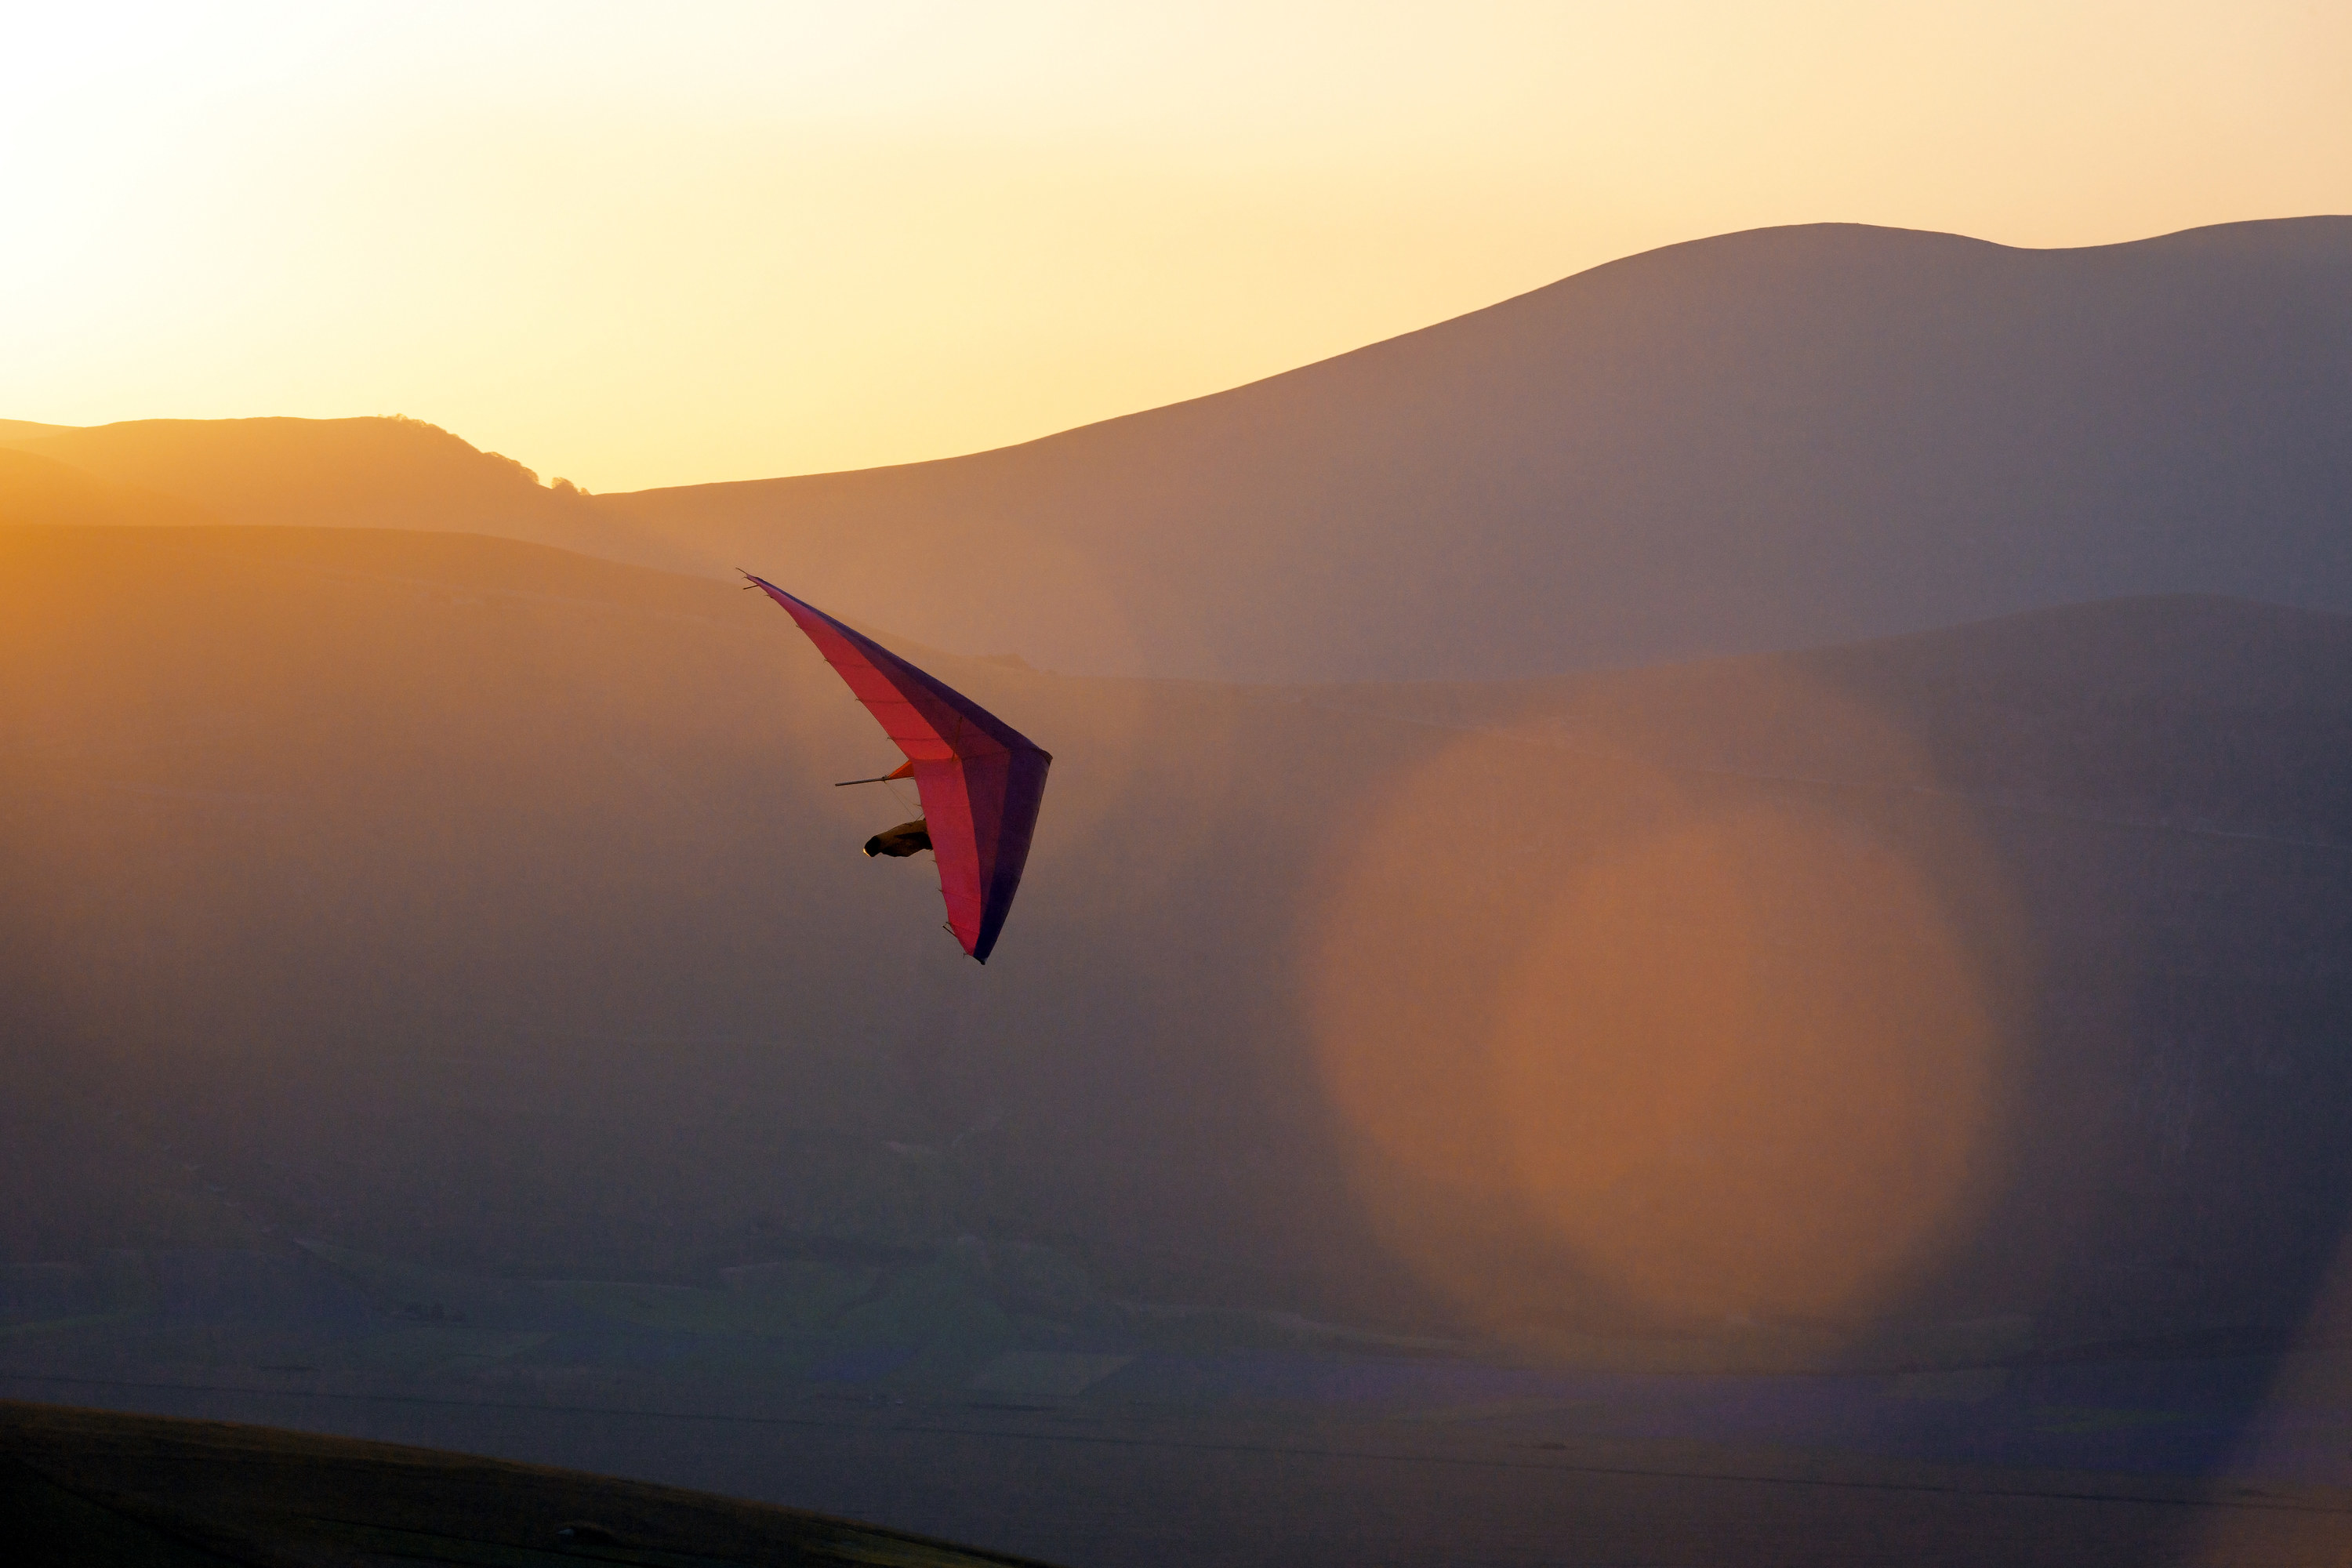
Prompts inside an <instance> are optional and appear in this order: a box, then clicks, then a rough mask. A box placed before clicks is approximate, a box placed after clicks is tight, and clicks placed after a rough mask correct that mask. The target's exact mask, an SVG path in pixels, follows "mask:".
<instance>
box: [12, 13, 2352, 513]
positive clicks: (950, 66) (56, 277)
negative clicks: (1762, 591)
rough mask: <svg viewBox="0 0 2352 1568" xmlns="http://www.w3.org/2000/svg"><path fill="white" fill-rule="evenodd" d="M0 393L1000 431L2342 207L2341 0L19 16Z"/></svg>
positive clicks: (684, 440)
mask: <svg viewBox="0 0 2352 1568" xmlns="http://www.w3.org/2000/svg"><path fill="white" fill-rule="evenodd" d="M0 176H5V188H6V189H7V191H8V193H9V200H10V205H9V207H8V213H9V221H8V223H7V225H6V227H5V231H0V232H5V237H6V243H5V245H0V300H5V309H0V417H16V418H26V419H40V420H52V421H58V422H61V423H68V424H95V423H100V422H104V421H108V420H114V419H125V418H139V417H148V416H205V417H216V416H235V415H251V414H301V415H313V416H329V415H345V414H377V413H393V412H401V413H406V414H409V415H412V416H416V417H419V418H425V419H430V420H432V421H434V422H436V423H437V424H441V425H445V426H448V427H450V428H451V429H453V430H455V431H457V433H458V434H460V435H462V436H465V437H467V438H468V439H470V440H472V441H474V442H475V443H476V444H477V445H479V446H483V447H492V448H496V449H498V450H501V451H504V452H506V453H508V454H509V455H510V456H513V457H516V458H520V459H521V460H522V461H524V462H525V463H528V464H530V466H532V467H533V468H538V469H539V470H540V471H541V474H542V475H554V474H562V475H566V476H569V477H570V478H572V479H576V480H578V481H579V482H581V483H583V484H586V485H588V486H590V487H592V488H593V489H631V488H636V487H640V486H646V485H655V484H672V483H687V482H693V481H696V480H701V479H747V478H755V477H760V476H764V475H771V474H781V473H791V472H802V471H809V470H816V469H824V468H854V467H863V466H866V465H869V464H875V463H886V462H896V461H903V460H908V459H912V458H926V457H937V456H943V455H946V454H949V453H953V452H959V451H968V450H972V449H975V448H979V447H990V446H996V445H1001V444H1003V443H1005V442H1009V441H1016V440H1021V439H1024V438H1027V437H1033V436H1039V435H1044V434H1046V433H1048V432H1050V431H1053V430H1056V429H1060V428H1064V427H1066V426H1071V425H1075V424H1079V423H1083V422H1085V421H1087V420H1091V419H1097V418H1101V417H1104V416H1109V415H1114V414H1119V413H1124V412H1128V411H1129V410H1133V409H1137V408H1143V407H1149V406H1151V405H1156V404H1160V403H1166V402H1171V401H1173V400H1175V399H1178V398H1181V397H1185V396H1189V395H1195V394H1199V393H1203V392H1210V391H1214V390H1216V389H1218V388H1220V387H1224V386H1229V385H1232V384H1235V383H1238V382H1242V381H1246V380H1249V379H1252V378H1254V377H1256V376H1260V375H1264V374H1268V373H1271V372H1274V371H1277V370H1282V369H1286V368H1288V367H1289V366H1292V365H1295V364H1299V363H1306V362H1307V361H1310V360H1314V359H1318V358H1321V357H1323V356H1325V355H1328V354H1330V353H1337V352H1339V351H1342V350H1345V349H1349V348H1352V347H1355V346H1357V345H1359V344H1361V343H1364V342H1370V341H1373V340H1376V339H1379V338H1381V337H1386V336H1389V335H1391V334H1393V333H1396V332H1398V331H1406V330H1409V329H1411V328H1413V327H1417V326H1422V325H1425V324H1427V323H1429V322H1431V321H1438V320H1442V319H1444V318H1445V317H1447V316H1451V315H1455V314H1459V313H1460V312H1462V311H1464V310H1472V309H1475V308H1476V307H1478V306H1480V305H1485V304H1488V303H1491V302H1492V301H1494V300H1498V299H1502V298H1505V297H1507V296H1508V295H1511V294H1514V293H1517V292H1520V291H1522V290H1525V289H1531V288H1534V287H1537V286H1539V285H1541V284H1544V283H1547V282H1549V281H1551V280H1553V279H1557V278H1559V277H1562V276H1565V275H1566V274H1568V273H1570V272H1574V271H1577V270H1579V269H1580V268H1585V267H1589V266H1591V265H1593V264H1594V263H1596V262H1600V261H1604V260H1607V259H1609V258H1612V257H1617V256H1622V255H1625V254H1627V253H1629V252H1633V251H1636V250H1642V249H1646V248H1648V247H1653V246H1656V245H1662V244H1667V243H1671V242H1673V241H1675V240H1680V239H1689V238H1696V237H1701V236H1705V235H1709V234H1716V233H1720V232H1723V231H1726V230H1731V229H1738V228H1748V227H1754V226H1759V225H1765V224H1779V223H1794V222H1807V221H1812V220H1817V219H1850V220H1857V221H1863V222H1870V223H1882V224H1894V225H1901V226H1911V227H1922V228H1937V229H1950V230H1957V231H1959V232H1962V233H1967V234H1972V235H1978V236H1980V237H1985V238H1989V239H1996V240H2000V241H2004V242H2006V243H2010V244H2015V245H2032V246H2058V245H2083V244H2097V243H2102V242H2105V241H2111V240H2119V239H2132V238H2138V237H2145V236H2147V235H2151V234H2158V233H2164V232H2167V231H2169V230H2173V229H2178V228H2184V227H2189V226H2194V225H2198V224H2207V223H2218V222H2224V221H2228V220H2231V219H2238V218H2252V217H2275V216H2290V215H2297V214H2306V213H2314V212H2345V211H2352V5H2347V4H2345V3H2344V0H2229V3H2227V4H2222V3H2218V0H2134V3H2132V4H2123V3H2121V0H2112V3H2111V0H2095V3H2089V0H2084V3H2074V4H2068V3H2065V0H2035V3H2025V0H1973V3H1970V4H1965V5H1961V4H1933V3H1919V0H1910V3H1904V4H1864V3H1856V0H1848V3H1838V0H1812V3H1809V4H1790V5H1740V4H1734V3H1729V0H1644V3H1643V4H1638V5H1634V4H1622V5H1621V4H1607V5H1602V4H1557V5H1530V4H1515V3H1507V0H1485V3H1481V0H1449V3H1447V4H1444V5H1438V4H1423V3H1410V4H1407V3H1384V0H1357V3H1354V4H1328V3H1321V0H1249V3H1247V4H1240V3H1227V0H1191V3H1188V4H1184V5H1157V4H1139V3H1136V0H1125V3H1121V4H1115V5H1077V4H1069V3H1061V0H1024V3H1020V4H1008V5H986V4H973V3H971V0H966V3H964V4H956V5H950V4H942V3H935V0H864V3H862V4H858V5H842V4H838V3H835V4H829V5H805V4H798V3H783V0H766V3H763V4H722V3H716V0H700V3H698V0H667V3H666V4H663V5H609V4H594V3H591V0H566V3H563V4H552V3H546V4H518V3H508V4H499V3H495V0H492V3H484V0H468V3H467V4H462V5H460V4H454V3H441V0H404V4H401V5H356V4H344V5H336V4H331V3H329V4H321V3H320V0H303V3H301V4H274V3H270V4H265V3H247V4H229V5H204V4H186V3H181V4H174V5H161V4H154V5H107V4H102V3H89V0H85V3H84V4H81V5H70V6H68V5H53V6H43V7H24V8H21V9H20V10H18V11H17V12H16V13H15V14H13V15H12V17H11V20H10V24H9V40H8V47H7V48H6V49H5V51H0Z"/></svg>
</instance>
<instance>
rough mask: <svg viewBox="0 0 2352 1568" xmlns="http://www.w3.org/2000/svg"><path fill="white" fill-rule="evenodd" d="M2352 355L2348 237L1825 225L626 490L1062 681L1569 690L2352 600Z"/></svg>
mask: <svg viewBox="0 0 2352 1568" xmlns="http://www.w3.org/2000/svg"><path fill="white" fill-rule="evenodd" d="M2347 366H2352V219H2347V218H2341V217H2325V218H2305V219H2295V220H2290V221H2282V222H2275V223H2251V224H2236V225H2229V226H2221V227H2216V228H2208V229H2197V230H2191V231H2189V232H2187V233H2183V234H2177V235H2171V236H2168V237H2163V238H2160V239H2150V240H2145V241H2141V242H2139V243H2137V244H2131V245H2115V246H2102V247H2091V248H2087V249H2079V250H2042V251H2036V250H2018V249H2011V248H2009V247H2002V246H1997V245H1989V244H1985V243H1983V242H1981V241H1978V240H1972V239H1964V238H1960V237H1957V236H1952V235H1939V234H1925V233H1915V232H1909V231H1904V230H1894V229H1877V228H1868V227H1863V226H1853V225H1817V226H1806V227H1796V228H1775V229H1759V230H1756V231H1753V232H1750V233H1745V234H1733V235H1726V236H1722V237H1717V238H1713V239H1706V240H1699V241H1696V242H1693V243H1690V244H1686V245H1677V246H1672V247H1667V248H1665V249H1663V250H1656V251H1651V252H1649V253H1647V254H1645V255H1641V256H1635V257H1631V258H1626V259H1624V260H1622V261H1617V262H1612V263H1611V264H1609V265H1607V266H1604V267H1599V268H1593V269H1592V270H1591V271H1589V272H1584V273H1580V274H1578V275H1577V276H1575V277H1573V278H1570V279H1566V280H1565V281H1562V282H1559V283H1556V284H1553V285H1551V286H1550V287H1549V288H1546V289H1538V290H1536V291H1535V292H1533V293H1531V294H1527V295H1523V296H1521V297H1519V298H1517V299H1515V300H1507V301H1506V302H1504V303H1502V304H1499V305H1496V306H1494V307H1492V308H1491V309H1488V310H1480V311H1476V312H1475V313H1473V314H1471V315H1467V316H1464V317H1461V318H1459V319H1457V320H1454V321H1446V322H1444V323H1442V324H1440V325H1437V326H1433V327H1430V328H1428V329H1426V330H1424V331H1418V332H1413V333H1410V334H1408V335H1406V336H1404V337H1401V338H1396V339H1393V340H1391V341H1389V342H1382V343H1376V344H1374V345H1372V346H1370V347H1369V348H1364V349H1360V350H1358V351H1357V352H1355V353H1349V354H1343V355H1341V356H1339V358H1337V359H1333V360H1328V361H1326V362H1324V363H1319V364H1314V365H1308V366H1307V367H1305V368H1303V369H1300V370H1296V371H1292V372H1290V373H1288V374H1283V375H1277V376H1274V377H1271V378H1269V379H1267V380H1265V381H1262V382H1258V383H1255V384H1251V385H1248V386H1244V387H1240V388H1236V389H1235V390H1234V391H1231V392H1225V393H1221V394H1218V395H1214V396H1212V397H1204V398H1201V399H1197V400H1195V401H1193V402H1190V403H1184V404H1180V405H1174V406H1172V407H1167V408H1160V409H1155V410H1152V411H1150V412H1149V413H1144V414H1138V415H1135V416H1130V417H1128V418H1123V419H1114V420H1110V421H1108V422H1105V423H1103V424H1099V425H1093V426H1087V427H1085V428H1083V429H1079V430H1073V431H1068V432H1066V433H1064V434H1062V435H1058V436H1054V437H1048V438H1046V439H1045V440H1041V441H1034V442H1031V443H1029V444H1027V445H1025V446H1021V447H1010V448H1006V449H1004V450H1001V451H993V452H984V453H981V454H978V455H976V456H972V457H965V458H952V459H949V460H947V461H942V462H933V463H919V464H912V465H908V466H906V467H902V468H881V469H874V470H869V471H865V472H858V473H845V474H828V475H818V476H810V477H806V478H800V479H772V480H763V481H760V482H757V483H748V484H733V485H705V486H699V487H695V488H690V489H670V490H655V491H646V492H643V493H640V494H635V495H627V496H607V497H600V498H598V500H597V502H596V504H597V506H598V507H599V508H601V509H605V510H612V511H614V512H616V513H619V514H621V515H625V516H626V517H629V518H631V519H633V520H635V521H637V522H639V523H640V524H641V525H642V526H643V527H644V529H645V530H646V532H647V533H648V534H649V535H650V536H653V537H655V538H658V539H660V540H661V541H663V542H667V543H670V544H673V545H675V546H676V547H677V548H678V549H679V550H681V551H689V550H691V551H699V552H701V554H702V558H703V559H704V560H705V561H707V562H709V563H713V564H725V563H731V562H732V561H733V560H734V559H735V558H736V557H738V556H740V555H742V554H744V553H746V552H755V553H757V554H759V555H760V556H761V558H762V559H770V560H782V561H789V562H791V563H793V572H794V574H795V577H796V580H797V581H800V582H801V583H803V584H804V585H805V587H806V589H807V591H808V592H809V593H810V594H812V595H815V596H816V597H817V598H818V599H819V600H822V601H824V602H828V603H833V604H836V605H841V606H842V607H843V608H844V609H845V610H846V611H847V612H848V613H851V614H854V615H859V616H866V617H868V618H872V619H887V621H888V622H889V623H890V624H891V625H893V626H898V627H899V628H900V629H901V630H903V631H905V632H906V633H908V635H910V636H915V637H922V638H924V639H925V640H927V641H931V642H935V643H939V644H941V645H943V646H947V647H960V648H963V649H966V650H969V651H973V652H992V651H996V650H997V648H998V647H999V646H1000V645H1003V644H1006V643H1008V642H1009V643H1012V644H1013V645H1015V646H1016V647H1017V650H1018V651H1019V652H1021V653H1022V654H1024V656H1025V657H1027V658H1029V659H1030V660H1031V662H1033V663H1035V664H1039V665H1042V666H1045V667H1047V668H1067V669H1085V670H1119V671H1132V672H1140V673H1150V674H1155V675H1195V676H1213V677H1223V678H1243V679H1365V678H1419V679H1426V678H1433V677H1443V678H1465V679H1474V678H1495V677H1510V676H1522V675H1535V674H1549V673H1554V672H1558V671H1562V670H1566V669H1571V668H1583V667H1591V666H1596V665H1600V666H1606V665H1624V664H1636V663H1643V662H1648V661H1653V660H1657V659H1664V658H1692V657H1694V656H1699V655H1706V654H1718V653H1738V652H1744V651H1749V650H1757V649H1769V648H1786V647H1807V646H1814V645H1818V644H1821V643H1823V642H1829V641H1836V640H1843V639H1847V638H1853V637H1870V636H1877V635H1882V634H1885V633H1890V632H1902V631H1910V630H1916V629H1921V628H1925V627H1927V626H1937V625H1941V624H1946V623H1948V622H1952V621H1958V620H1967V619H1972V618H1978V617H1982V616H1993V615H1999V614H2003V613H2006V612H2010V611H2013V610H2020V609H2026V608H2031V607H2034V606H2036V605H2058V604H2067V603H2073V602H2076V601H2080V600H2085V599H2098V598H2109V597H2115V596H2117V595H2139V594H2162V593H2182V592H2201V593H2221V594H2232V595H2242V596H2245V597H2249V598H2259V599H2266V600H2273V601H2281V602H2286V603H2294V604H2301V605H2309V606H2312V607H2315V608H2326V609H2334V610H2338V611H2345V610H2352V558H2347V555H2346V554H2345V552H2344V551H2343V549H2342V547H2341V535H2342V529H2343V519H2344V518H2345V516H2346V515H2347V508H2352V443H2347V437H2346V434H2345V433H2346V431H2347V430H2352V370H2347ZM910 562H919V563H922V566H923V570H921V571H909V570H908V569H907V566H908V563H910ZM1007 626H1018V627H1020V628H1021V631H1020V633H1019V634H1018V636H1017V637H1008V635H1007V633H1006V632H1005V630H1004V629H1003V628H1005V627H1007Z"/></svg>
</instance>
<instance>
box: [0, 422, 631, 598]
mask: <svg viewBox="0 0 2352 1568" xmlns="http://www.w3.org/2000/svg"><path fill="white" fill-rule="evenodd" d="M0 448H13V450H12V451H6V452H0V458H5V459H6V460H7V461H8V462H9V463H10V464H11V465H12V466H11V467H7V468H0V485H5V487H6V488H5V489H0V519H5V520H6V521H23V522H67V521H110V522H111V521H123V519H121V518H120V517H117V516H115V515H113V510H120V509H119V508H116V509H111V510H101V512H100V515H97V516H92V517H74V516H69V515H66V514H65V513H64V511H63V510H61V505H60V503H52V504H51V505H50V506H49V507H48V510H39V509H38V508H37V506H34V505H33V504H32V503H31V502H29V501H20V500H18V496H19V494H20V493H21V487H22V486H23V485H24V484H25V483H26V482H27V481H20V480H17V479H14V478H13V477H12V476H13V475H14V474H16V473H19V472H23V471H25V470H24V462H25V459H23V458H17V457H16V453H25V454H28V455H29V456H31V457H34V458H45V459H47V460H48V461H49V462H52V463H57V464H62V465H66V466H68V467H69V468H72V469H76V470H79V472H80V473H81V474H83V475H87V476H89V477H91V478H94V479H98V480H100V481H101V482H102V484H101V489H103V488H104V487H108V486H111V487H123V486H129V487H133V488H135V489H140V490H142V491H145V492H148V493H151V494H153V495H156V496H168V497H170V498H172V499H173V500H177V501H180V502H184V503H192V504H188V505H185V506H184V507H183V508H180V509H178V510H179V515H176V516H175V515H171V510H170V509H166V510H164V511H163V512H162V513H159V514H157V515H151V516H149V517H147V518H146V519H144V520H143V521H150V522H162V521H172V522H183V521H226V522H242V523H261V524H268V525H291V526H297V527H326V528H419V529H430V530H436V531H478V532H484V533H493V534H499V535H503V536H505V537H508V538H516V539H532V540H538V541H540V542H546V543H555V544H562V545H566V546H569V547H571V548H573V549H579V550H586V551H590V552H600V553H606V554H611V553H614V552H619V553H632V552H634V553H635V554H638V555H644V554H645V553H646V552H645V550H644V549H643V547H642V546H641V545H639V544H638V543H637V542H635V540H634V539H631V538H628V537H625V535H627V534H628V532H629V531H627V530H625V529H623V530H615V529H614V528H613V527H612V526H611V525H610V524H608V523H606V522H604V521H603V520H601V519H599V518H597V517H596V516H594V515H593V513H591V512H590V511H589V510H587V508H586V506H585V503H584V500H583V497H582V496H581V494H580V493H579V492H577V491H575V490H572V489H568V488H562V487H542V486H541V484H540V482H539V477H538V476H537V475H536V474H534V473H532V472H531V470H530V469H529V468H524V467H523V466H522V465H521V464H520V463H518V462H516V461H514V460H513V459H512V458H505V457H501V456H499V454H498V453H496V452H483V451H478V450H477V449H475V448H474V447H471V446H469V445H467V443H466V442H464V441H462V440H459V439H458V438H457V437H455V436H452V435H450V434H449V433H448V432H447V431H446V430H443V429H441V428H440V427H439V426H434V425H427V424H425V422H423V421H422V420H416V419H403V418H391V419H134V420H128V421H125V422H123V423H121V424H117V425H95V426H87V427H79V428H72V427H67V426H39V425H18V426H0ZM99 493H100V492H96V491H94V492H93V495H94V496H96V495H98V494H99ZM92 504H95V505H98V506H100V507H101V508H107V507H108V506H109V503H107V502H105V501H104V500H102V499H101V500H94V501H93V503H92ZM19 510H23V515H17V513H18V511H19ZM653 558H654V559H655V560H656V563H661V564H668V562H667V561H666V560H664V559H663V558H661V557H660V556H659V555H658V554H657V553H656V555H655V556H654V557H653Z"/></svg>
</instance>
